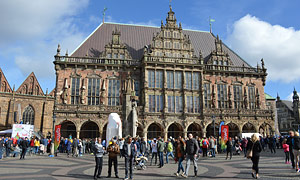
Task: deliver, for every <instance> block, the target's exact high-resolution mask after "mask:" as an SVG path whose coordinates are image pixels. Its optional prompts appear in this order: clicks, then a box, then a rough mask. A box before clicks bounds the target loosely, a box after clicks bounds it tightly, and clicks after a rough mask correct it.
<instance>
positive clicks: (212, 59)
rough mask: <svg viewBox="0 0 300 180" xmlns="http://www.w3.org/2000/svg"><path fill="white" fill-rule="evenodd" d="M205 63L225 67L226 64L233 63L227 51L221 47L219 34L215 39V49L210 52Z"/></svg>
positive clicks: (230, 64) (226, 66)
mask: <svg viewBox="0 0 300 180" xmlns="http://www.w3.org/2000/svg"><path fill="white" fill-rule="evenodd" d="M207 64H211V65H215V66H219V67H222V68H225V69H227V68H228V66H232V65H233V63H232V61H231V59H230V57H229V55H228V53H227V52H225V51H224V49H223V43H222V40H220V39H219V36H217V38H216V39H215V50H213V51H212V52H211V53H210V56H209V59H208V61H207Z"/></svg>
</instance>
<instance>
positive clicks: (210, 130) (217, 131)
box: [204, 123, 219, 137]
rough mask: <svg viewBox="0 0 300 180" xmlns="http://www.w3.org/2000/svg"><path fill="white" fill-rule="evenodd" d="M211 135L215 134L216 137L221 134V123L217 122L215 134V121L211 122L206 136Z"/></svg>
mask: <svg viewBox="0 0 300 180" xmlns="http://www.w3.org/2000/svg"><path fill="white" fill-rule="evenodd" d="M204 136H205V134H204ZM210 136H215V137H218V136H219V124H217V123H215V134H214V124H213V123H210V124H209V125H208V126H207V127H206V137H210Z"/></svg>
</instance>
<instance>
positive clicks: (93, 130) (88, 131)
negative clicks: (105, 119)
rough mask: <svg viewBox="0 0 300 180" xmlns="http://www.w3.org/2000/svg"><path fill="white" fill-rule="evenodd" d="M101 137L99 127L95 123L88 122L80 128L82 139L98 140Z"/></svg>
mask: <svg viewBox="0 0 300 180" xmlns="http://www.w3.org/2000/svg"><path fill="white" fill-rule="evenodd" d="M99 135H100V134H99V126H98V125H97V123H96V122H94V121H86V122H84V123H83V124H82V125H81V127H80V136H79V137H80V138H96V137H99Z"/></svg>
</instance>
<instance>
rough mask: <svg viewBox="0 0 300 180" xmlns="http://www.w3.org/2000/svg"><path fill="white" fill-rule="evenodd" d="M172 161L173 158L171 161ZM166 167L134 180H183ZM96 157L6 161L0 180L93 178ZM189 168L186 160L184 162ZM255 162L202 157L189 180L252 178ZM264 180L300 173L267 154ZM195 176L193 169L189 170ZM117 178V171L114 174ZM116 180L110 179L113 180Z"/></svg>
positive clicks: (263, 164)
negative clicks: (196, 175)
mask: <svg viewBox="0 0 300 180" xmlns="http://www.w3.org/2000/svg"><path fill="white" fill-rule="evenodd" d="M170 159H171V158H170ZM107 162H108V160H107V156H105V157H104V165H103V170H102V175H101V176H102V177H103V178H105V177H106V176H107ZM169 163H170V164H166V165H165V166H164V167H163V168H157V166H148V167H147V169H146V170H135V171H134V176H133V177H134V179H136V180H144V179H145V180H146V179H151V180H154V179H162V180H167V179H168V180H171V179H183V178H182V177H175V176H174V172H176V170H177V164H175V163H174V161H173V160H170V162H169ZM94 166H95V163H94V157H93V155H84V156H82V157H78V158H73V157H70V158H67V156H66V154H59V155H58V157H55V158H49V157H47V156H46V155H36V156H35V155H34V156H26V158H25V160H19V159H18V158H5V159H3V160H0V179H11V180H12V179H22V180H27V179H38V180H48V179H49V180H50V179H62V180H74V179H76V180H78V179H92V178H93V172H94ZM184 166H185V161H184ZM251 166H252V163H251V160H248V159H246V158H244V157H243V155H240V156H233V158H232V159H231V160H225V155H224V154H218V155H217V157H216V158H202V157H201V158H200V159H199V160H198V168H199V171H198V177H197V178H193V177H189V178H188V179H210V180H212V179H236V180H238V179H252V176H251V174H250V173H251ZM259 167H260V176H261V178H260V179H266V180H269V179H275V180H278V179H300V173H296V172H295V170H293V169H291V165H287V164H285V163H284V153H283V150H281V149H280V150H277V153H276V154H271V153H270V152H263V153H262V156H261V159H260V163H259ZM118 169H119V176H120V178H122V179H123V178H124V159H119V166H118ZM189 173H190V175H193V174H194V172H193V166H192V165H191V167H190V170H189ZM112 177H114V171H112ZM107 179H108V178H107ZM112 179H116V178H110V179H108V180H112Z"/></svg>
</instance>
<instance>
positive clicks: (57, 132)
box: [54, 125, 61, 151]
mask: <svg viewBox="0 0 300 180" xmlns="http://www.w3.org/2000/svg"><path fill="white" fill-rule="evenodd" d="M60 129H61V125H56V126H55V136H54V138H55V139H54V151H56V150H57V149H58V146H59V144H60V137H61V134H60Z"/></svg>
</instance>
